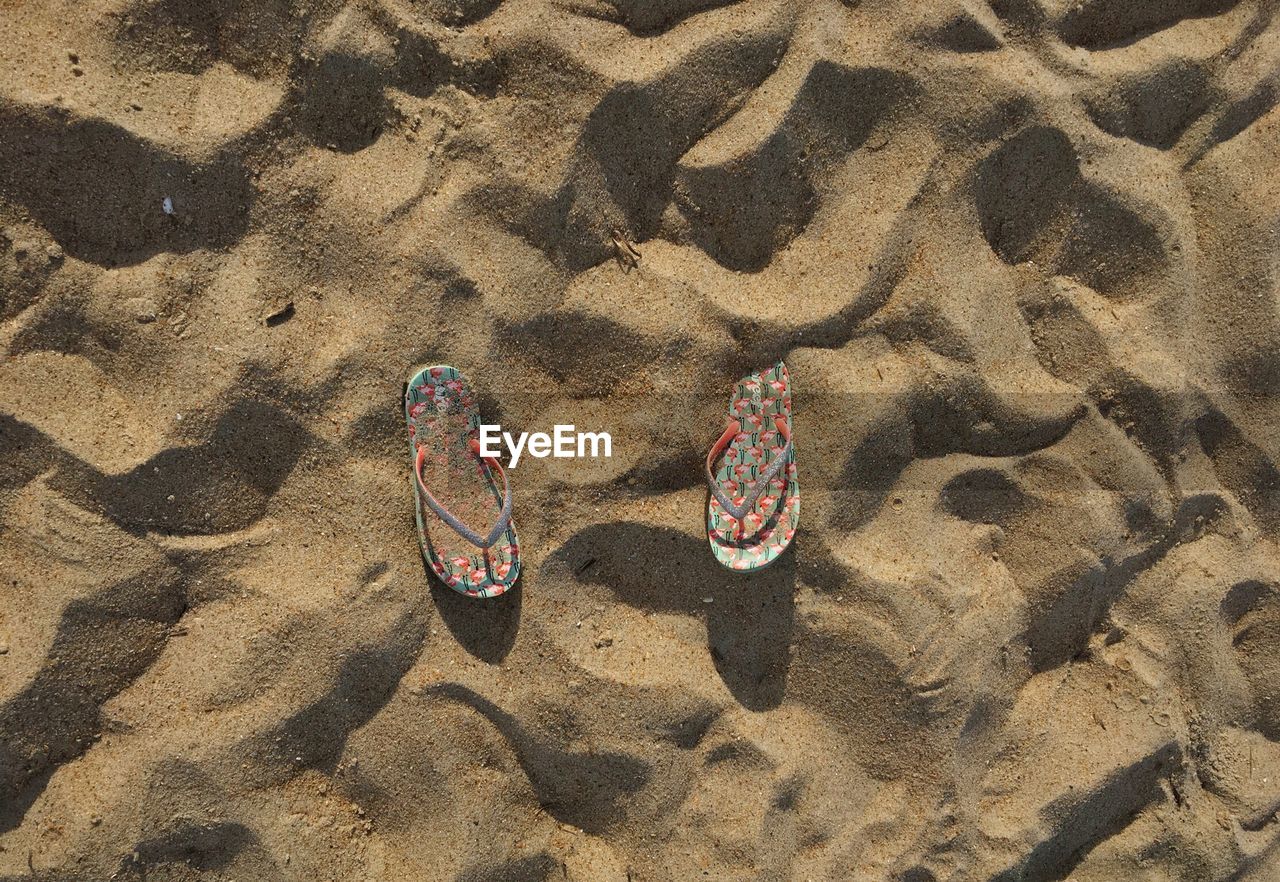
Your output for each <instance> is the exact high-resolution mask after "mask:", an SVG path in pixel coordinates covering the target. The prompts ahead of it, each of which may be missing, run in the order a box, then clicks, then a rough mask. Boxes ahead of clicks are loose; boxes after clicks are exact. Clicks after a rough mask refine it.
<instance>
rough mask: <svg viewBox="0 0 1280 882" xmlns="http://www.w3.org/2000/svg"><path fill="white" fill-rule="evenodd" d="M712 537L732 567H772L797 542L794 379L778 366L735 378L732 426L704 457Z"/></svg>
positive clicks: (715, 551) (709, 536)
mask: <svg viewBox="0 0 1280 882" xmlns="http://www.w3.org/2000/svg"><path fill="white" fill-rule="evenodd" d="M706 477H707V484H708V485H709V486H710V488H711V496H710V499H709V501H708V503H707V540H708V541H709V542H710V543H711V552H712V553H713V554H714V555H715V556H716V560H718V561H720V563H722V564H724V565H725V566H726V567H728V568H729V569H731V570H744V571H751V570H759V569H763V568H764V567H767V566H768V565H769V564H771V563H773V562H774V561H775V560H777V559H778V557H779V556H780V555H781V554H782V552H784V551H786V549H787V546H788V545H790V544H791V540H792V539H793V538H795V535H796V526H797V524H799V522H800V485H799V484H798V483H797V481H796V454H795V447H794V446H793V445H792V440H791V379H790V377H789V375H788V374H787V366H786V365H785V364H783V363H782V362H781V361H780V362H778V363H777V364H775V365H774V366H773V367H772V368H770V369H768V370H765V371H760V372H759V373H755V374H748V375H747V376H745V377H743V378H742V379H741V380H739V381H738V383H737V386H736V388H735V389H734V393H733V398H732V399H731V400H730V402H729V425H728V428H726V429H725V431H724V434H723V435H721V436H720V438H719V440H717V441H716V443H715V444H713V445H712V447H711V452H710V453H708V454H707V470H706Z"/></svg>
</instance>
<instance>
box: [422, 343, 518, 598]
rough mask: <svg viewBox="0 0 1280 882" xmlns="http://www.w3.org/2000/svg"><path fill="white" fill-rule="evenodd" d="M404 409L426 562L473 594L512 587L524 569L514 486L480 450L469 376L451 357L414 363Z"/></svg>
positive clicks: (494, 593)
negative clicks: (513, 504)
mask: <svg viewBox="0 0 1280 882" xmlns="http://www.w3.org/2000/svg"><path fill="white" fill-rule="evenodd" d="M404 417H405V421H406V422H407V423H408V426H409V450H410V457H411V458H410V462H411V463H412V466H413V474H414V499H415V504H414V510H415V513H416V516H417V520H418V541H419V543H420V544H421V546H422V556H423V558H425V559H426V561H427V565H428V566H430V567H431V570H432V572H434V573H435V574H436V575H437V576H438V577H439V578H440V580H441V581H442V582H444V583H445V584H446V585H448V586H449V587H450V588H452V589H453V590H454V591H457V592H458V593H460V594H465V595H467V596H468V597H497V596H498V595H499V594H503V593H505V592H507V591H508V590H510V588H511V586H512V585H514V584H515V581H516V578H517V577H518V576H519V575H520V545H519V543H518V542H517V541H516V527H515V524H514V523H513V522H512V520H511V488H510V487H509V486H508V485H507V475H506V473H505V472H504V471H503V470H502V466H501V465H500V464H499V463H498V461H497V460H496V459H493V458H492V457H486V456H481V455H480V440H479V434H480V410H479V406H478V405H477V404H476V397H475V395H474V394H473V393H472V392H471V387H470V385H469V384H468V383H467V380H466V378H465V377H464V376H462V374H461V373H459V371H458V369H457V368H455V367H449V366H448V365H435V366H433V367H422V368H418V369H416V370H415V371H414V373H413V374H412V375H411V376H410V378H409V382H408V383H406V384H405V387H404ZM495 475H496V476H497V478H498V479H500V480H501V486H499V484H498V482H497V481H495V480H494V476H495ZM428 488H429V489H428ZM446 506H447V507H446ZM468 524H472V525H476V524H479V525H482V526H481V529H483V530H485V532H484V533H483V534H481V533H479V532H477V531H476V530H474V529H472V527H470V526H468ZM490 524H492V526H488V525H490Z"/></svg>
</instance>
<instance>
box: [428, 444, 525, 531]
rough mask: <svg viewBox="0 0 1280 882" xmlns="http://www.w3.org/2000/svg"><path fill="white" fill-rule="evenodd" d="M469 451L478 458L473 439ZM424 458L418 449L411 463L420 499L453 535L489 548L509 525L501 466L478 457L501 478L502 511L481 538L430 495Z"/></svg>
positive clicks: (508, 501) (508, 493) (508, 491)
mask: <svg viewBox="0 0 1280 882" xmlns="http://www.w3.org/2000/svg"><path fill="white" fill-rule="evenodd" d="M471 449H472V450H473V451H475V453H476V455H477V456H479V451H480V445H479V444H478V443H477V442H476V440H475V439H474V438H473V439H471ZM426 456H427V448H426V447H419V448H418V455H417V457H416V458H415V459H414V463H413V475H414V477H415V478H417V480H418V489H419V490H420V491H422V498H423V499H424V500H425V501H426V503H427V506H428V507H430V509H431V510H432V511H433V512H435V513H436V514H437V515H439V516H440V520H442V521H444V522H445V523H446V524H448V525H449V526H450V527H452V528H453V531H454V532H455V533H457V534H458V535H459V536H461V537H462V538H463V539H466V540H467V541H468V542H470V543H471V544H472V545H475V546H477V547H478V548H485V549H487V548H488V547H489V546H491V545H493V543H495V542H497V541H498V537H500V536H501V535H502V534H503V533H505V532H506V531H507V526H508V525H509V524H510V523H511V487H510V486H509V485H508V484H507V473H506V472H504V471H503V470H502V465H501V464H500V463H499V462H498V461H497V460H496V459H494V458H493V457H490V456H481V457H480V459H481V460H483V461H484V462H485V464H486V465H488V466H489V468H491V469H494V470H496V471H497V472H498V475H499V476H500V477H501V478H502V511H501V513H499V515H498V520H497V521H496V522H495V523H494V525H493V529H492V530H490V531H489V535H488V536H481V535H480V534H479V533H477V532H476V531H475V530H472V529H471V528H470V527H468V526H467V525H466V524H464V523H463V522H462V521H461V520H459V519H458V518H457V517H456V516H455V515H454V514H453V513H452V512H450V511H449V509H447V508H445V507H444V506H443V505H441V504H440V501H439V500H437V499H436V498H435V497H434V496H432V495H431V491H430V490H428V489H427V485H426V482H424V481H423V480H422V463H423V462H424V460H425V459H426Z"/></svg>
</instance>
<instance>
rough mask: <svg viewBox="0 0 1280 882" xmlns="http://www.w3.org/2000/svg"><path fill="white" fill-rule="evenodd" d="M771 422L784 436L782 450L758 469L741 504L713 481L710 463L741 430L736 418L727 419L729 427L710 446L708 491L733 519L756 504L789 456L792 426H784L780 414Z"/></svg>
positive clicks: (707, 469)
mask: <svg viewBox="0 0 1280 882" xmlns="http://www.w3.org/2000/svg"><path fill="white" fill-rule="evenodd" d="M773 424H774V426H776V427H777V429H778V434H780V435H781V436H782V437H783V438H786V439H787V443H786V446H785V447H783V448H782V452H781V453H779V454H778V455H777V456H775V457H774V458H773V462H771V463H769V467H768V468H766V469H765V470H764V472H762V473H761V475H760V477H759V478H757V479H756V485H755V487H753V488H752V489H751V491H750V492H748V493H747V494H746V497H745V498H744V499H743V500H742V505H741V506H737V505H734V504H733V501H732V500H731V499H729V497H727V496H725V495H724V491H723V490H721V489H720V484H719V482H718V481H716V475H715V471H714V470H713V469H712V467H711V464H712V463H714V462H715V461H716V459H717V458H718V457H719V456H720V454H722V453H724V451H725V448H726V447H728V446H729V442H731V441H732V440H733V439H734V437H736V436H737V434H738V433H739V432H740V431H742V423H741V422H740V421H738V420H730V422H729V427H728V428H727V429H725V430H724V434H723V435H721V436H720V438H719V439H718V440H717V441H716V443H715V444H713V445H712V446H711V452H710V453H708V454H707V466H706V476H707V484H708V485H709V486H710V487H711V495H712V496H714V497H715V498H716V501H717V502H719V503H720V505H721V507H722V508H724V510H725V511H726V512H728V513H729V516H730V517H732V518H733V519H734V520H735V521H740V520H742V519H743V518H744V517H746V515H747V512H749V511H751V509H753V508H755V507H756V502H757V501H758V500H759V499H760V497H761V496H762V495H763V494H764V491H765V490H766V489H768V487H769V482H770V481H772V480H773V479H774V478H776V477H777V476H778V472H780V471H782V467H783V466H785V465H786V464H787V462H788V461H789V460H790V459H791V429H790V427H788V426H787V422H786V420H784V419H783V418H782V417H779V416H775V417H774V418H773Z"/></svg>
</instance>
